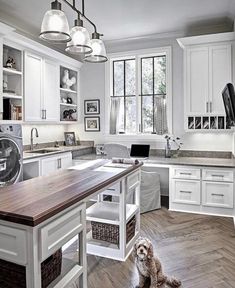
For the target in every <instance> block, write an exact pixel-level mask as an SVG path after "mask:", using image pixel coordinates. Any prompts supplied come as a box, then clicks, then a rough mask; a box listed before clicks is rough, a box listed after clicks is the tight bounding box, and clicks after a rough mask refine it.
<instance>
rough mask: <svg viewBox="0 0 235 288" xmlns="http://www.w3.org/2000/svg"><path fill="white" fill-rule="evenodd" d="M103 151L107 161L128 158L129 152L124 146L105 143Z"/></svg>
mask: <svg viewBox="0 0 235 288" xmlns="http://www.w3.org/2000/svg"><path fill="white" fill-rule="evenodd" d="M104 151H105V153H106V154H107V158H108V159H111V158H113V157H117V158H130V152H129V150H128V148H127V147H126V146H125V145H121V144H116V143H107V144H104Z"/></svg>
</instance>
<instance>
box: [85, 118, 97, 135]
mask: <svg viewBox="0 0 235 288" xmlns="http://www.w3.org/2000/svg"><path fill="white" fill-rule="evenodd" d="M85 131H87V132H89V131H90V132H95V131H100V117H85Z"/></svg>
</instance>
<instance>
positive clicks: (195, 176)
mask: <svg viewBox="0 0 235 288" xmlns="http://www.w3.org/2000/svg"><path fill="white" fill-rule="evenodd" d="M172 175H173V178H176V179H192V180H199V179H200V177H201V173H200V169H196V168H195V169H194V168H181V167H180V168H172Z"/></svg>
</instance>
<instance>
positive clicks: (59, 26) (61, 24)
mask: <svg viewBox="0 0 235 288" xmlns="http://www.w3.org/2000/svg"><path fill="white" fill-rule="evenodd" d="M53 4H54V5H53ZM52 8H54V9H51V10H49V11H47V12H46V13H45V15H44V18H43V21H42V25H41V33H40V35H39V37H40V38H41V39H43V40H46V41H52V42H57V43H65V42H68V41H70V40H71V37H70V35H69V24H68V20H67V18H66V16H65V14H64V12H63V11H61V10H60V8H61V4H60V3H59V2H58V1H55V2H52Z"/></svg>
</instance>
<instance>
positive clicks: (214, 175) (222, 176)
mask: <svg viewBox="0 0 235 288" xmlns="http://www.w3.org/2000/svg"><path fill="white" fill-rule="evenodd" d="M211 176H212V177H221V178H224V175H218V174H217V175H216V174H211Z"/></svg>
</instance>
